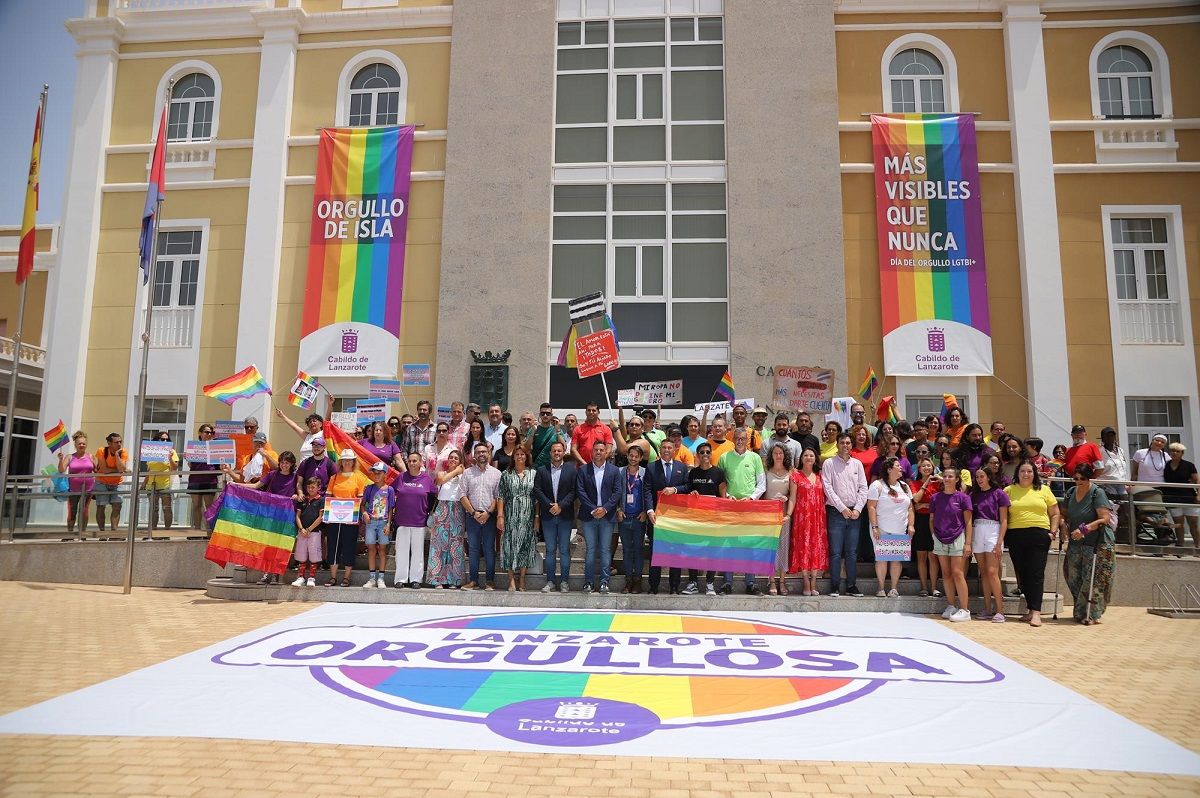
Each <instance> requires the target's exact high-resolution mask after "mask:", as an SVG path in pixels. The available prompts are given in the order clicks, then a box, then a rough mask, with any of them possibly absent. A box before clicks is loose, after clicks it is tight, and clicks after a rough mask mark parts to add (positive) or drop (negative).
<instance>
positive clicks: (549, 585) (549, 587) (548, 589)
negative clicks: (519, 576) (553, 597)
mask: <svg viewBox="0 0 1200 798" xmlns="http://www.w3.org/2000/svg"><path fill="white" fill-rule="evenodd" d="M542 592H543V593H552V592H554V583H553V582H550V581H547V582H546V584H544V585H542Z"/></svg>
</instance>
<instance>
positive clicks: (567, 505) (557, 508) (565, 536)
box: [533, 441, 579, 593]
mask: <svg viewBox="0 0 1200 798" xmlns="http://www.w3.org/2000/svg"><path fill="white" fill-rule="evenodd" d="M566 451H567V449H566V446H565V445H564V444H563V443H562V441H555V442H554V443H552V444H550V465H544V466H542V467H541V468H539V469H538V470H537V473H535V474H534V475H533V498H534V499H535V500H536V501H537V503H538V512H539V515H540V516H541V519H542V535H543V536H544V537H545V538H546V584H545V585H543V586H542V592H543V593H550V592H552V591H554V590H558V591H559V592H560V593H566V592H567V591H568V590H570V587H568V584H567V583H568V581H569V580H570V577H571V529H572V528H573V527H574V526H575V486H576V482H577V480H578V478H579V476H578V474H577V472H576V469H575V464H574V463H570V462H567V461H566V460H565V459H564V456H565V454H566ZM555 557H557V558H558V566H559V567H558V578H555V568H554V565H555Z"/></svg>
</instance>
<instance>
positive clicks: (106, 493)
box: [96, 432, 129, 531]
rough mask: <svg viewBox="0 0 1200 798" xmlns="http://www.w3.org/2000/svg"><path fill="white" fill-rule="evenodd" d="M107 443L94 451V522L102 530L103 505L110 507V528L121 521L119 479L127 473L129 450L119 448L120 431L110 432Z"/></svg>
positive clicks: (120, 441)
mask: <svg viewBox="0 0 1200 798" xmlns="http://www.w3.org/2000/svg"><path fill="white" fill-rule="evenodd" d="M105 440H106V441H107V442H108V444H107V445H106V446H104V447H102V448H101V449H99V450H98V451H97V452H96V474H97V477H96V522H97V523H98V524H99V525H100V531H104V506H105V505H108V506H109V507H112V511H111V512H110V520H111V523H110V525H109V528H110V529H113V530H115V529H116V528H117V527H118V526H119V525H120V523H121V502H122V499H121V493H120V491H121V481H122V480H123V479H124V478H125V475H126V474H128V473H129V452H127V451H125V450H124V449H122V448H121V443H122V440H121V433H119V432H110V433H109V434H108V437H106V438H105Z"/></svg>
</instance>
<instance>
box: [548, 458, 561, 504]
mask: <svg viewBox="0 0 1200 798" xmlns="http://www.w3.org/2000/svg"><path fill="white" fill-rule="evenodd" d="M562 469H563V467H562V466H561V465H557V466H556V465H554V463H551V464H550V487H551V488H552V489H553V491H554V495H553V496H551V497H550V498H552V499H554V500H555V501H557V500H558V483H559V481H560V480H561V479H562Z"/></svg>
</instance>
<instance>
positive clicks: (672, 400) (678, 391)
mask: <svg viewBox="0 0 1200 798" xmlns="http://www.w3.org/2000/svg"><path fill="white" fill-rule="evenodd" d="M633 387H634V390H635V391H637V403H638V404H643V405H646V406H648V407H674V406H676V405H681V404H683V380H660V381H658V382H636V383H634V385H633Z"/></svg>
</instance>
